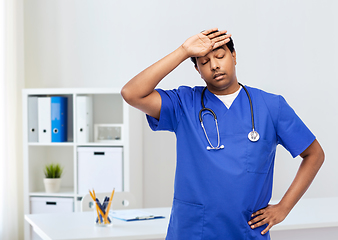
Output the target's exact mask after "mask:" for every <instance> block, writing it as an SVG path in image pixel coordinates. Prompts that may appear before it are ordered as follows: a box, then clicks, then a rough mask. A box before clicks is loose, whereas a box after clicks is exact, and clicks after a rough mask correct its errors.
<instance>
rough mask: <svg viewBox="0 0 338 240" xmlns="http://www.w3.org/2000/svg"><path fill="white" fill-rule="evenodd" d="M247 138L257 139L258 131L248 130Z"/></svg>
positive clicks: (255, 140)
mask: <svg viewBox="0 0 338 240" xmlns="http://www.w3.org/2000/svg"><path fill="white" fill-rule="evenodd" d="M248 138H249V140H250V141H251V142H257V141H258V140H259V133H258V132H256V131H255V130H252V131H251V132H249V134H248Z"/></svg>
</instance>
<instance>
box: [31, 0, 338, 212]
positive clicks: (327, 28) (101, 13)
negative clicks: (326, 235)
mask: <svg viewBox="0 0 338 240" xmlns="http://www.w3.org/2000/svg"><path fill="white" fill-rule="evenodd" d="M337 8H338V3H337V2H336V1H334V0H330V1H329V0H322V1H316V0H312V1H310V0H303V1H300V0H284V1H271V0H259V1H258V0H256V1H252V0H246V1H224V0H222V1H221V0H218V1H215V0H213V1H210V0H209V1H196V0H194V1H193V0H188V1H176V0H170V1H169V0H168V1H155V0H153V1H151V0H143V1H136V0H135V1H113V0H89V1H83V0H59V1H46V0H30V1H26V2H25V78H26V87H34V88H40V87H119V88H120V87H122V86H123V85H124V84H125V83H126V82H127V81H128V80H129V79H130V78H132V77H133V76H134V75H136V74H137V73H138V72H140V71H141V70H143V69H144V68H145V67H147V66H149V65H150V64H152V63H153V62H155V61H157V60H158V59H160V58H162V57H163V56H164V55H166V54H168V53H170V52H171V51H173V50H174V49H175V48H177V47H178V46H179V45H180V44H182V43H183V42H184V40H185V39H186V38H188V37H189V36H191V35H193V34H196V33H198V32H200V31H201V30H204V29H208V28H212V27H215V26H216V27H219V28H220V29H227V30H228V31H229V32H230V33H232V34H233V39H234V42H235V48H236V51H237V60H238V64H237V76H238V80H239V81H240V82H242V83H244V84H247V85H250V86H255V87H259V88H262V89H264V90H266V91H270V92H273V93H278V94H281V95H283V96H284V97H285V98H286V99H287V100H288V102H289V103H290V105H291V106H292V107H293V108H294V109H295V110H296V112H297V113H298V114H299V116H300V117H301V118H302V119H303V120H304V121H305V123H306V124H307V125H308V126H309V127H310V129H311V130H312V131H313V132H314V133H315V135H316V136H317V138H318V140H319V142H320V143H321V144H322V146H323V148H324V150H325V153H326V162H325V164H324V165H323V167H322V169H321V170H320V172H319V174H318V176H317V178H316V180H315V181H314V183H313V185H312V186H311V188H310V189H309V190H308V192H307V193H306V197H333V196H338V175H337V174H336V173H337V170H338V161H336V154H335V148H336V145H337V143H338V141H337V138H336V136H337V135H338V128H337V127H336V124H337V122H338V111H337V110H335V109H336V106H337V104H338V101H337V98H336V92H337V87H338V83H337V80H338V73H337V70H336V69H337V68H336V67H337V65H338V58H337V54H338V48H337V44H336V43H337V42H338V33H337V27H338V17H337V14H336V10H337ZM182 84H185V85H191V86H193V85H196V84H199V85H201V84H203V81H202V80H201V79H200V77H199V75H198V74H197V72H196V71H195V70H194V69H193V66H192V63H190V62H189V61H186V62H185V63H183V64H182V65H181V66H179V67H178V68H177V69H176V70H175V71H174V72H173V73H171V74H170V75H169V76H168V77H167V78H166V79H165V80H164V81H163V82H162V83H161V84H160V87H162V88H176V87H178V86H179V85H182ZM332 110H333V111H332ZM133 116H135V117H134V118H133V119H132V124H133V123H135V124H136V123H140V121H142V125H139V126H141V127H140V128H139V129H135V128H134V132H135V134H136V135H139V134H143V142H141V143H139V144H140V146H143V161H144V177H143V182H144V189H143V193H144V198H143V200H144V206H145V207H152V206H154V207H155V206H170V205H171V201H172V199H171V198H172V193H173V177H174V169H175V136H174V135H173V134H171V133H165V132H164V133H154V132H151V131H150V130H149V128H148V126H147V123H146V122H145V119H144V116H143V115H142V114H137V113H134V115H133ZM131 137H132V136H131ZM299 163H300V159H299V158H297V159H292V158H291V155H290V154H289V153H287V152H286V151H285V150H284V149H283V148H278V153H277V159H276V170H275V184H274V196H273V197H274V198H275V199H278V198H281V197H282V195H283V194H284V192H285V191H286V189H287V187H288V186H289V185H290V183H291V181H292V179H293V177H294V175H295V173H296V171H297V168H298V166H299Z"/></svg>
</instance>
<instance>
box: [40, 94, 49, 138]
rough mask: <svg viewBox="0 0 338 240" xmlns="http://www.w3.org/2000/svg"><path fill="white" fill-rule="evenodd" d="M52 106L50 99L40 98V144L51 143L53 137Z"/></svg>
mask: <svg viewBox="0 0 338 240" xmlns="http://www.w3.org/2000/svg"><path fill="white" fill-rule="evenodd" d="M51 128H52V126H51V104H50V97H39V98H38V129H39V134H38V135H39V142H40V143H50V142H51V141H52V135H51Z"/></svg>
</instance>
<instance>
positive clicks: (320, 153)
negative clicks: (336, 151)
mask: <svg viewBox="0 0 338 240" xmlns="http://www.w3.org/2000/svg"><path fill="white" fill-rule="evenodd" d="M324 160H325V153H324V150H323V149H322V148H320V152H319V156H318V162H319V163H320V166H322V165H323V163H324Z"/></svg>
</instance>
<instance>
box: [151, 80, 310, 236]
mask: <svg viewBox="0 0 338 240" xmlns="http://www.w3.org/2000/svg"><path fill="white" fill-rule="evenodd" d="M203 88H204V87H194V88H190V87H186V86H182V87H179V88H178V89H174V90H168V91H164V90H161V89H157V91H158V92H159V93H160V95H161V98H162V107H161V113H160V119H159V120H157V119H155V118H153V117H150V116H147V119H148V122H149V125H150V127H151V129H152V130H154V131H157V130H168V131H172V132H175V134H176V138H177V164H176V175H175V185H174V186H175V191H174V200H173V206H172V212H171V217H170V222H169V227H168V232H167V238H166V239H175V240H177V239H182V240H183V239H184V240H188V239H192V240H199V239H231V240H242V239H243V240H244V239H245V240H247V239H256V240H258V239H270V236H269V233H267V234H265V235H261V231H262V230H263V229H264V228H265V227H266V225H264V226H261V227H259V228H256V229H251V228H250V226H249V225H248V223H247V222H248V221H249V220H250V219H251V217H250V216H251V214H252V213H253V212H255V211H257V210H259V209H261V208H264V207H266V206H267V205H268V203H269V201H270V198H271V192H272V180H273V168H274V159H275V153H276V146H277V144H281V145H283V146H284V147H285V148H286V149H287V150H288V151H289V152H290V153H291V155H292V156H293V157H296V156H298V155H299V154H301V153H302V152H303V151H304V150H305V149H306V148H307V147H308V146H309V145H310V144H311V143H312V142H313V141H314V140H315V136H314V135H313V134H312V133H311V131H310V130H309V129H308V128H307V127H306V126H305V124H304V123H303V122H302V120H301V119H300V118H299V117H298V116H297V115H296V113H295V112H294V111H293V109H292V108H291V107H290V106H289V105H288V104H287V102H286V101H285V99H284V98H283V97H282V96H278V95H274V94H270V93H266V92H264V91H262V90H259V89H256V88H251V87H247V90H248V91H249V94H250V96H251V99H252V104H253V110H254V118H255V127H256V130H257V131H258V132H259V134H260V139H259V140H258V141H257V142H251V141H250V140H249V139H248V133H249V132H250V131H251V130H252V125H251V112H250V104H249V100H248V97H247V95H246V93H245V91H244V89H241V91H240V93H239V94H238V96H237V98H236V99H235V100H234V102H233V103H232V105H231V107H230V108H229V109H227V107H226V106H225V105H224V104H223V102H221V101H220V100H219V99H218V98H217V97H216V96H215V95H214V94H213V93H211V92H210V91H209V90H208V89H207V90H206V91H205V95H204V103H205V106H206V107H207V108H211V109H212V110H213V111H214V112H215V113H216V115H217V119H218V124H219V131H220V139H221V144H223V145H224V149H221V150H207V149H206V147H207V146H209V144H208V142H207V139H206V137H205V135H204V132H203V129H202V127H201V125H200V122H199V118H198V113H199V111H200V109H201V93H202V90H203ZM204 125H205V128H206V131H207V134H208V137H209V139H210V141H211V143H212V144H213V145H214V146H217V131H216V126H215V121H214V119H213V117H212V116H211V115H210V114H206V115H205V116H204Z"/></svg>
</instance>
